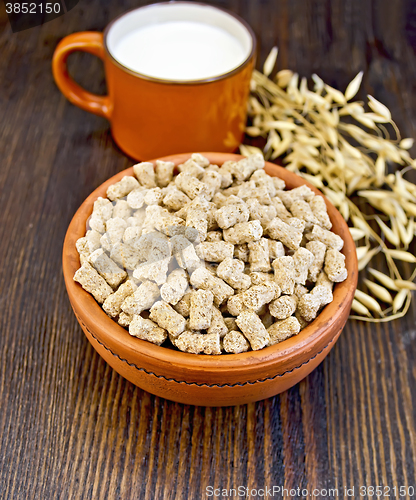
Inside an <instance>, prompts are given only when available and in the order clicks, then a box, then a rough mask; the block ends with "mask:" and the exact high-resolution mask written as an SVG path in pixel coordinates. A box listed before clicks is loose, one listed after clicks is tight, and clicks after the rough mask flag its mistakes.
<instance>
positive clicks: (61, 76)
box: [52, 31, 112, 120]
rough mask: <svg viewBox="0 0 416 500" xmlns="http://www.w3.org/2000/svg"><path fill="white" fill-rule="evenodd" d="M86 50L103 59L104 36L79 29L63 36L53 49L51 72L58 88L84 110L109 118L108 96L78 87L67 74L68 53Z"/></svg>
mask: <svg viewBox="0 0 416 500" xmlns="http://www.w3.org/2000/svg"><path fill="white" fill-rule="evenodd" d="M78 50H79V51H81V52H88V53H89V54H92V55H94V56H97V57H99V58H100V59H102V60H104V54H105V53H104V36H103V34H102V33H99V32H96V31H81V32H79V33H73V34H72V35H68V36H66V37H65V38H63V39H62V40H61V41H60V42H59V44H58V46H57V47H56V49H55V52H54V54H53V59H52V72H53V76H54V78H55V82H56V84H57V85H58V87H59V90H60V91H61V92H62V93H63V94H64V96H65V97H66V98H67V99H68V100H69V101H70V102H72V104H75V106H78V107H80V108H82V109H85V111H89V112H90V113H94V114H95V115H99V116H103V117H104V118H107V120H110V118H111V108H112V106H111V101H110V98H109V96H100V95H96V94H92V93H91V92H88V91H87V90H85V89H83V88H82V87H80V86H79V85H78V84H77V83H75V82H74V80H73V79H72V78H71V77H70V76H69V73H68V67H67V64H66V61H67V59H68V56H69V54H71V53H72V52H76V51H78Z"/></svg>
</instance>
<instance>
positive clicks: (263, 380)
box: [63, 153, 358, 406]
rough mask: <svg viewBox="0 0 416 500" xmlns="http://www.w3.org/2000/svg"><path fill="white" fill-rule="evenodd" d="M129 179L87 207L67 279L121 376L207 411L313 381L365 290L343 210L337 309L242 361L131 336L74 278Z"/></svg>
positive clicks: (71, 231) (84, 323) (224, 157)
mask: <svg viewBox="0 0 416 500" xmlns="http://www.w3.org/2000/svg"><path fill="white" fill-rule="evenodd" d="M202 154H203V155H204V156H206V157H207V158H208V159H209V160H210V162H211V163H214V164H217V165H221V164H222V163H224V162H225V161H228V160H239V159H241V158H242V157H241V156H239V155H232V154H227V153H202ZM189 157H190V154H180V155H173V156H169V157H164V158H160V159H163V160H165V161H173V162H174V163H175V164H176V165H178V164H180V163H183V162H184V161H186V160H187V159H188V158H189ZM154 161H155V160H154ZM265 171H266V172H267V173H268V174H269V175H272V176H277V177H280V178H281V179H283V180H284V181H285V183H286V187H287V189H292V188H295V187H297V186H300V185H302V184H306V185H308V186H309V187H310V188H311V189H312V190H313V191H315V193H317V194H321V193H320V192H319V191H318V190H317V189H316V188H314V187H313V186H311V185H310V184H308V183H307V182H306V181H305V180H304V179H302V178H301V177H299V176H297V175H295V174H293V173H291V172H289V171H287V170H285V169H284V168H282V167H279V166H277V165H274V164H272V163H267V162H266V166H265ZM125 175H133V169H132V168H129V169H127V170H124V171H123V172H120V173H118V174H117V175H115V176H114V177H112V178H111V179H109V180H108V181H106V182H105V183H104V184H102V185H101V186H99V187H98V188H97V189H96V190H95V191H94V192H93V193H91V195H90V196H89V197H88V198H87V199H86V200H85V201H84V203H83V204H82V205H81V207H80V208H79V210H78V211H77V212H76V214H75V216H74V218H73V219H72V221H71V223H70V225H69V227H68V231H67V234H66V238H65V242H64V247H63V272H64V278H65V284H66V287H67V291H68V295H69V299H70V302H71V305H72V308H73V310H74V313H75V315H76V317H77V319H78V321H79V323H80V325H81V327H82V329H83V331H84V333H85V335H86V336H87V338H88V340H89V341H90V342H91V344H92V345H93V347H94V348H95V349H96V350H97V352H98V353H99V354H100V355H101V356H102V357H103V358H104V359H105V360H106V361H107V362H108V363H109V364H110V365H111V366H112V367H113V368H114V369H115V370H116V371H117V372H118V373H120V374H121V375H122V376H123V377H125V378H126V379H128V380H130V381H131V382H133V383H134V384H136V385H137V386H139V387H141V388H142V389H145V390H146V391H149V392H151V393H152V394H156V395H158V396H162V397H164V398H166V399H170V400H173V401H178V402H180V403H185V404H194V405H203V406H228V405H237V404H243V403H248V402H252V401H259V400H261V399H265V398H268V397H270V396H273V395H276V394H278V393H280V392H283V391H285V390H286V389H288V388H290V387H292V386H293V385H295V384H296V383H298V382H299V381H300V380H302V379H303V378H304V377H305V376H306V375H308V374H309V373H310V372H311V371H312V370H313V369H314V368H315V367H316V366H317V365H318V364H319V363H320V362H321V361H322V360H323V359H324V358H325V356H326V355H327V354H328V353H329V351H330V350H331V348H332V347H333V346H334V344H335V342H336V340H337V339H338V337H339V335H340V333H341V331H342V329H343V327H344V325H345V323H346V321H347V319H348V315H349V312H350V308H351V303H352V300H353V297H354V291H355V288H356V286H357V276H358V266H357V258H356V252H355V244H354V241H353V240H352V238H351V235H350V232H349V230H348V226H347V224H346V223H345V221H344V219H343V218H342V216H341V215H340V213H339V212H338V211H337V210H336V209H335V207H334V206H333V205H332V204H331V203H330V202H329V201H328V200H327V199H326V198H325V202H326V204H327V209H328V214H329V217H330V218H331V221H332V224H333V228H332V230H333V231H334V232H335V233H337V234H338V235H340V236H341V237H342V238H343V240H344V242H345V244H344V248H343V250H342V252H343V254H344V255H345V263H346V267H347V269H348V278H347V279H346V280H345V281H344V282H342V283H338V284H336V285H335V287H334V293H333V302H331V303H330V304H329V305H327V306H326V307H325V308H324V309H323V310H322V311H321V312H320V314H319V315H318V317H317V318H316V319H315V320H314V321H313V322H312V323H310V324H309V325H308V326H307V327H306V328H305V329H303V330H302V331H301V332H300V333H299V334H298V335H296V336H294V337H291V338H290V339H288V340H285V341H284V342H281V343H279V344H276V345H273V346H270V347H266V348H264V349H262V350H259V351H250V352H246V353H242V354H223V355H219V356H209V355H195V354H189V353H184V352H179V351H176V350H173V349H169V348H166V347H159V346H156V345H154V344H151V343H149V342H146V341H143V340H139V339H137V338H135V337H132V336H130V335H129V333H128V331H127V330H126V329H124V328H122V327H121V326H119V325H118V324H117V323H116V322H115V321H113V320H112V319H110V318H109V317H108V316H107V315H106V314H105V312H104V311H103V310H102V308H101V306H100V305H99V304H98V303H97V302H96V301H95V300H94V298H93V297H92V296H91V295H90V294H89V293H87V292H86V291H85V290H83V289H82V287H81V286H80V285H79V284H78V283H76V282H74V281H73V276H74V273H75V272H76V270H77V269H78V268H79V267H80V261H79V256H78V252H77V250H76V248H75V242H76V240H77V239H78V238H80V237H82V236H84V235H85V232H86V223H87V219H88V217H89V216H90V215H91V212H92V209H93V203H94V201H95V200H96V199H97V198H98V197H99V196H102V197H105V196H106V191H107V188H108V187H109V186H110V185H111V184H114V183H115V182H117V181H119V180H121V178H122V177H123V176H125ZM81 362H82V360H80V363H81Z"/></svg>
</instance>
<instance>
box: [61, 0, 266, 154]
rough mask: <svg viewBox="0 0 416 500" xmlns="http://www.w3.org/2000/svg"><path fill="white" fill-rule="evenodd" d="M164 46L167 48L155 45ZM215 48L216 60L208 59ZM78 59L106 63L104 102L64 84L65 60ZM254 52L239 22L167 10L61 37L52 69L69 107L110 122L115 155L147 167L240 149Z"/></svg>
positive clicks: (208, 10)
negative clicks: (168, 158) (173, 157)
mask: <svg viewBox="0 0 416 500" xmlns="http://www.w3.org/2000/svg"><path fill="white" fill-rule="evenodd" d="M175 23H182V24H181V25H180V26H179V25H177V24H175ZM179 28H180V29H179ZM169 30H173V31H172V32H171V31H169ZM175 30H177V31H178V30H179V31H178V32H177V33H176V32H175ZM175 36H176V38H175ZM162 39H165V41H167V43H166V45H165V46H163V45H161V46H159V45H158V44H159V42H160V40H162ZM170 40H172V43H171V42H170ZM160 43H162V42H160ZM175 44H176V45H175ZM181 44H182V45H181ZM198 44H199V45H198ZM215 44H217V45H218V48H219V50H218V52H219V53H215V51H214V54H213V53H212V50H211V49H212V46H213V45H215ZM236 44H237V45H236ZM199 47H201V48H199ZM182 49H183V50H182ZM206 49H208V52H207V51H206ZM198 50H199V51H200V52H198ZM209 50H211V53H209ZM75 51H84V52H88V53H90V54H93V55H96V56H98V57H99V58H101V59H102V60H103V62H104V69H105V75H106V81H107V88H108V95H106V96H99V95H95V94H92V93H90V92H88V91H86V90H84V89H83V88H82V87H80V86H79V85H78V84H77V83H75V81H74V80H73V79H72V78H71V77H70V76H69V74H68V69H67V58H68V56H69V55H70V54H71V53H72V52H75ZM149 51H150V52H149ZM169 51H170V52H169ZM255 51H256V39H255V36H254V33H253V31H252V29H251V28H250V26H249V25H248V24H247V23H246V22H245V21H243V20H242V19H240V18H238V17H237V16H236V15H234V14H232V13H230V12H227V11H225V10H222V9H218V8H216V7H212V6H210V5H206V4H202V3H197V2H182V1H178V2H166V3H159V4H152V5H147V6H144V7H139V8H137V9H134V10H132V11H129V12H127V13H125V14H122V15H121V16H120V17H118V18H117V19H115V20H114V21H112V22H111V23H110V24H109V25H108V26H107V28H106V29H105V31H104V33H99V32H80V33H74V34H72V35H69V36H67V37H65V38H64V39H63V40H62V41H61V42H60V43H59V45H58V46H57V48H56V50H55V53H54V56H53V62H52V69H53V75H54V78H55V81H56V83H57V85H58V87H59V89H60V90H61V92H62V93H63V94H64V95H65V96H66V97H67V99H68V100H69V101H71V102H72V103H73V104H75V105H76V106H79V107H80V108H82V109H84V110H86V111H90V112H91V113H95V114H97V115H99V116H103V117H105V118H107V119H108V120H109V121H110V123H111V130H112V135H113V138H114V140H115V142H116V143H117V144H118V145H119V147H120V148H121V149H122V150H123V151H124V152H126V153H127V154H128V155H129V156H131V157H133V158H135V159H137V160H148V159H151V158H156V157H160V156H164V155H168V154H174V153H181V152H191V151H223V152H231V151H234V150H235V149H236V148H237V147H238V145H239V144H240V142H241V139H242V136H243V134H244V128H245V123H246V113H247V98H248V94H249V85H250V77H251V73H252V70H253V67H254V64H255ZM199 53H201V56H200V57H199ZM158 56H161V57H162V59H161V60H160V62H159V63H158V60H157V57H158ZM140 57H141V58H142V60H140ZM146 58H147V59H146ZM163 58H164V59H163ZM187 58H188V59H189V60H188V59H187ZM152 63H155V64H153V67H152ZM158 64H159V65H158Z"/></svg>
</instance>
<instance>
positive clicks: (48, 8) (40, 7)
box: [6, 2, 61, 14]
mask: <svg viewBox="0 0 416 500" xmlns="http://www.w3.org/2000/svg"><path fill="white" fill-rule="evenodd" d="M6 12H7V14H12V13H13V14H38V13H40V14H43V13H45V14H52V12H53V13H55V14H59V13H60V12H61V4H60V3H58V2H56V3H53V2H49V3H46V4H41V3H17V2H16V3H6Z"/></svg>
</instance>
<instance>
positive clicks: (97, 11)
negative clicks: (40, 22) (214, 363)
mask: <svg viewBox="0 0 416 500" xmlns="http://www.w3.org/2000/svg"><path fill="white" fill-rule="evenodd" d="M142 3H144V2H142V1H135V2H133V1H132V0H122V1H120V2H111V3H109V2H108V3H104V2H98V0H93V1H90V2H85V1H84V2H82V1H81V2H80V3H79V4H78V5H77V6H76V7H75V8H74V9H73V10H71V11H70V12H69V13H67V14H65V15H64V16H62V17H60V18H58V19H55V20H54V21H51V22H50V23H48V24H45V25H44V26H42V27H38V28H33V29H30V30H27V31H24V32H20V33H16V34H13V33H12V32H11V29H10V25H9V24H8V21H7V18H6V15H5V10H4V4H3V3H2V4H1V5H0V53H1V57H0V109H1V120H0V156H1V167H0V194H1V196H0V214H1V224H0V260H1V262H2V271H1V273H0V304H1V315H0V408H1V411H0V498H1V499H7V500H9V499H29V498H42V499H61V498H62V499H65V500H66V499H77V500H78V499H83V500H84V499H103V498H105V499H123V500H127V499H138V498H143V499H149V500H153V499H199V498H206V487H207V486H209V485H211V486H213V487H221V488H237V487H238V486H243V487H249V488H250V489H252V488H256V489H259V488H264V487H266V486H268V487H272V486H273V485H275V486H285V487H286V488H290V487H293V488H297V487H300V488H302V487H303V488H309V489H310V491H311V490H312V489H313V488H340V490H341V489H343V488H344V486H347V487H349V488H352V487H353V486H355V488H356V494H355V498H358V494H357V488H358V487H359V486H361V485H377V484H380V485H383V486H390V487H393V486H396V487H399V486H401V485H403V486H411V485H413V486H415V482H416V481H415V479H416V433H415V413H416V412H415V404H416V403H415V401H416V368H415V364H414V360H415V359H416V326H415V323H416V310H415V305H414V304H413V306H412V307H411V310H410V311H409V313H408V315H407V316H406V317H405V318H403V319H402V320H400V321H397V322H395V323H392V324H387V325H376V326H368V325H363V324H359V323H357V322H354V321H350V322H349V323H348V324H347V327H346V328H345V330H344V333H343V334H342V336H341V338H340V340H339V341H338V343H337V345H336V346H335V347H334V349H333V351H332V352H331V353H330V354H329V356H328V357H327V358H326V359H325V361H324V362H323V363H322V364H321V365H320V366H319V367H318V368H317V369H316V370H315V371H314V372H313V373H312V374H311V375H310V376H309V377H308V378H307V379H306V380H304V381H302V382H301V383H300V384H298V385H297V386H295V387H294V388H292V389H291V390H289V391H287V392H286V393H284V394H282V395H281V396H280V397H279V396H277V397H275V398H272V399H269V400H266V401H263V402H260V403H256V404H249V405H246V406H237V407H228V408H202V407H189V406H184V405H180V404H176V403H171V402H169V401H166V400H163V399H160V398H157V397H154V396H151V395H149V394H148V393H145V392H143V391H142V390H140V389H138V388H137V387H134V386H133V385H132V384H130V383H128V382H127V381H125V380H124V379H122V378H121V377H120V376H119V375H117V374H116V373H115V372H114V371H113V370H112V369H111V368H110V367H109V366H107V365H106V364H105V363H104V362H103V361H102V360H101V358H99V356H98V355H97V354H96V353H95V351H94V350H93V349H92V347H91V346H90V345H89V343H88V342H87V340H86V339H85V337H84V336H83V334H82V332H81V329H80V327H79V326H78V324H77V322H76V319H75V317H74V315H73V313H72V311H71V309H70V306H69V302H68V299H67V296H66V292H65V287H64V283H63V278H62V273H61V248H62V242H63V237H64V234H65V231H66V228H67V226H68V223H69V221H70V219H71V217H72V215H73V214H74V212H75V210H76V209H77V208H78V206H79V205H80V204H81V202H82V201H83V200H84V199H85V197H86V196H87V195H88V194H89V193H90V192H91V191H92V190H93V189H95V188H96V187H97V186H98V185H99V184H101V183H102V182H103V181H105V180H106V179H107V178H108V177H110V176H111V175H114V174H115V173H116V172H118V171H120V170H122V169H124V168H127V167H128V166H129V165H131V164H132V162H131V160H130V159H128V158H126V157H125V156H124V155H123V154H122V153H121V152H120V151H119V150H118V149H117V147H116V146H115V145H114V143H113V142H112V139H111V135H110V132H109V126H108V123H107V122H106V121H105V120H104V119H102V118H99V117H95V116H93V115H90V114H87V113H85V112H83V111H81V110H80V109H78V108H75V107H74V106H72V105H71V104H69V103H68V102H67V101H66V100H65V99H64V97H63V96H62V95H61V94H60V93H59V91H58V90H57V88H56V87H55V85H54V83H53V80H52V75H51V71H50V61H51V57H52V53H53V50H54V48H55V46H56V44H57V43H58V41H59V40H60V39H61V38H62V37H63V36H65V35H67V34H69V33H72V32H74V31H80V30H102V29H103V28H104V27H105V25H106V24H107V23H108V22H109V21H110V20H111V19H113V18H114V17H115V16H117V15H118V14H120V13H121V12H123V11H125V10H126V9H128V8H130V7H132V6H135V5H139V4H142ZM210 3H212V4H214V5H218V6H221V7H226V8H229V9H230V10H232V11H234V12H236V13H237V14H239V15H240V16H242V17H243V18H245V19H246V20H247V21H248V22H249V23H250V24H251V25H252V26H253V28H254V30H255V32H256V34H257V36H258V38H259V42H260V55H259V61H258V65H259V66H260V64H262V62H263V61H264V58H265V56H266V55H267V53H268V52H269V50H270V48H271V47H272V46H273V45H275V44H277V45H279V49H280V54H279V58H278V67H279V69H282V68H284V67H290V68H291V69H294V70H296V71H298V72H300V74H301V75H302V76H303V75H305V76H309V75H310V74H311V73H313V72H316V73H318V74H319V75H320V76H321V77H322V78H324V79H325V80H326V81H327V82H328V83H330V84H333V85H336V86H337V87H338V88H340V89H343V88H345V86H346V85H347V83H348V81H349V80H350V79H351V78H352V77H353V76H354V75H355V74H356V73H357V72H358V71H360V70H364V71H365V77H364V82H363V89H362V91H361V93H360V97H362V98H365V95H366V93H371V94H373V95H374V96H375V97H376V98H378V99H380V100H381V101H382V102H384V103H385V104H386V105H387V106H389V108H390V109H391V111H392V114H393V117H394V118H395V119H396V121H397V122H398V124H399V126H400V128H401V130H403V133H404V135H405V136H407V137H414V136H415V126H416V111H415V110H416V106H415V105H416V97H415V96H416V92H415V82H416V7H415V3H414V2H413V1H411V0H397V1H396V2H389V1H387V0H344V1H342V0H332V1H330V0H292V1H289V0H280V1H279V2H275V1H273V0H262V1H260V2H256V1H253V0H222V1H221V0H218V1H212V2H210ZM70 69H71V71H72V73H73V74H74V75H75V77H76V78H77V80H78V81H80V82H81V83H82V84H83V85H85V86H86V87H87V88H88V89H89V90H92V91H95V92H101V93H104V92H105V81H104V74H103V70H102V67H101V63H100V62H98V61H96V60H95V59H93V58H92V57H90V56H84V55H79V56H78V55H76V56H74V57H72V58H71V61H70ZM413 251H414V249H413ZM275 497H276V498H283V495H282V494H276V495H275ZM391 497H393V498H394V495H393V494H392V492H391ZM285 498H288V497H287V495H286V496H285ZM295 498H302V495H295ZM361 498H363V497H361ZM402 498H403V497H402Z"/></svg>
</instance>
